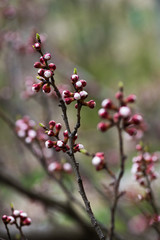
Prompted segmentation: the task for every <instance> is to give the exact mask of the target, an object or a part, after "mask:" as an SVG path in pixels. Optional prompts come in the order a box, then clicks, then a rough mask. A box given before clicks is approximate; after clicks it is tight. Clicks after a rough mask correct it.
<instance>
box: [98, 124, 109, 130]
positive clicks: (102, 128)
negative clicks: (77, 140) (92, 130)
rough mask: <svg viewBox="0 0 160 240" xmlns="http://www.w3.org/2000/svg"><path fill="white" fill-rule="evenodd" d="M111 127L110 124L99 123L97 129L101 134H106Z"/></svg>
mask: <svg viewBox="0 0 160 240" xmlns="http://www.w3.org/2000/svg"><path fill="white" fill-rule="evenodd" d="M109 127H110V124H109V123H105V122H100V123H98V126H97V129H98V130H100V131H101V132H105V131H106V130H107V129H108V128H109Z"/></svg>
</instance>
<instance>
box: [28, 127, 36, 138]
mask: <svg viewBox="0 0 160 240" xmlns="http://www.w3.org/2000/svg"><path fill="white" fill-rule="evenodd" d="M27 134H28V137H30V138H32V139H33V138H35V137H36V136H37V133H36V131H35V130H33V129H30V130H28V133H27Z"/></svg>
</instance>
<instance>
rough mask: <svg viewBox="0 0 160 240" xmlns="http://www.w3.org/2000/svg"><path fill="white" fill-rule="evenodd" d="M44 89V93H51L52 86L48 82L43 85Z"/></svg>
mask: <svg viewBox="0 0 160 240" xmlns="http://www.w3.org/2000/svg"><path fill="white" fill-rule="evenodd" d="M42 90H43V92H44V93H50V91H51V87H50V85H49V84H48V83H46V84H44V85H43V87H42Z"/></svg>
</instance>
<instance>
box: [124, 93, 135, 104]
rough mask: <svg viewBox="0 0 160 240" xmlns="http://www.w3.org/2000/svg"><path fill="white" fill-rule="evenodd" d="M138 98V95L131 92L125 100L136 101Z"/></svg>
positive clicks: (127, 101) (128, 101)
mask: <svg viewBox="0 0 160 240" xmlns="http://www.w3.org/2000/svg"><path fill="white" fill-rule="evenodd" d="M136 98H137V97H136V95H134V94H131V95H129V96H128V97H127V98H126V99H125V102H126V103H134V102H135V101H136Z"/></svg>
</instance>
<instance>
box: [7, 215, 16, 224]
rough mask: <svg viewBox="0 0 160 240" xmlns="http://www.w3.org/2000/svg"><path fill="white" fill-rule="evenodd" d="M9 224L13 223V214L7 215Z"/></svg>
mask: <svg viewBox="0 0 160 240" xmlns="http://www.w3.org/2000/svg"><path fill="white" fill-rule="evenodd" d="M8 221H9V224H13V223H15V218H14V217H13V216H8Z"/></svg>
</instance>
